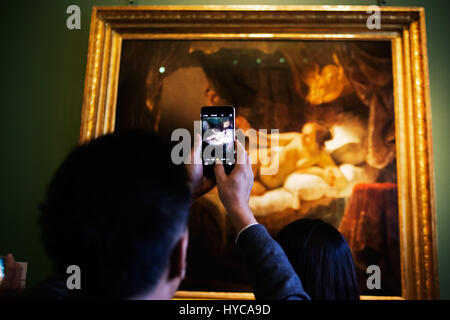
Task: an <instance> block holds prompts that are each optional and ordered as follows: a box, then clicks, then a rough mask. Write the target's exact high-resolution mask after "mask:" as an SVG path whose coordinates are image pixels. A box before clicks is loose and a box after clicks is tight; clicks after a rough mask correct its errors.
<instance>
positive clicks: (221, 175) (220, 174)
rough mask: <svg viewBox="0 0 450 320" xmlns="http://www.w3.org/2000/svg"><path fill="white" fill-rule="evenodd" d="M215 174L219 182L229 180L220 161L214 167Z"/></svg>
mask: <svg viewBox="0 0 450 320" xmlns="http://www.w3.org/2000/svg"><path fill="white" fill-rule="evenodd" d="M214 174H215V175H216V181H217V182H218V181H223V180H225V179H226V178H227V174H226V173H225V169H224V167H223V164H222V163H221V162H219V161H216V165H215V166H214Z"/></svg>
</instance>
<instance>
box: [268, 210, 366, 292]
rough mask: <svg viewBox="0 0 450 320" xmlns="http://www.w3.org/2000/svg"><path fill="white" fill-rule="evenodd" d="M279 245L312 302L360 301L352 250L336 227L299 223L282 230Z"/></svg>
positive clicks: (295, 222)
mask: <svg viewBox="0 0 450 320" xmlns="http://www.w3.org/2000/svg"><path fill="white" fill-rule="evenodd" d="M277 241H278V242H279V244H280V245H281V247H282V248H283V250H284V251H285V252H286V255H287V256H288V258H289V261H290V262H291V264H292V266H293V267H294V269H295V271H296V272H297V274H298V276H299V277H300V280H301V281H302V284H303V287H304V289H305V290H306V292H307V293H308V294H309V295H310V297H311V299H313V300H359V295H360V291H359V287H358V281H357V279H356V272H355V265H354V262H353V257H352V254H351V251H350V248H349V246H348V244H347V241H345V239H344V237H343V236H342V235H341V233H340V232H339V231H338V230H336V229H335V228H334V227H333V226H331V225H329V224H327V223H325V222H323V221H321V220H310V219H300V220H297V221H294V222H292V223H290V224H289V225H287V226H286V227H285V228H284V229H282V230H281V232H280V233H279V234H278V237H277Z"/></svg>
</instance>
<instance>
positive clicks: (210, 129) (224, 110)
mask: <svg viewBox="0 0 450 320" xmlns="http://www.w3.org/2000/svg"><path fill="white" fill-rule="evenodd" d="M201 117H202V119H201V120H202V134H203V148H202V149H203V163H204V165H206V166H210V165H213V164H214V163H215V161H216V160H217V159H218V160H220V161H221V162H222V163H223V164H224V165H225V168H226V169H230V167H231V166H232V165H233V164H234V135H235V132H234V130H235V127H234V126H235V124H234V108H233V107H203V108H202V113H201ZM226 171H228V170H226Z"/></svg>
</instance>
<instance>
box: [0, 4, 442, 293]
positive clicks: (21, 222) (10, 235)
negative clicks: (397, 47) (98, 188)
mask: <svg viewBox="0 0 450 320" xmlns="http://www.w3.org/2000/svg"><path fill="white" fill-rule="evenodd" d="M137 2H138V4H139V5H152V4H160V5H163V4H183V5H189V4H235V5H237V4H272V5H273V4H285V5H288V4H289V5H306V4H327V5H333V4H343V5H345V4H353V5H371V4H376V3H377V2H376V1H356V0H355V1H312V0H310V1H301V0H297V1H289V0H280V1H263V0H259V1H253V0H241V1H221V2H216V1H201V0H178V1H177V0H169V1H167V2H165V1H151V0H147V1H144V0H138V1H137ZM127 3H128V1H126V0H109V1H106V0H103V1H100V0H98V1H88V0H70V1H66V0H58V1H54V0H52V1H50V0H42V1H35V0H33V1H24V0H23V1H14V2H13V1H8V2H6V1H2V4H1V13H2V19H1V23H2V26H1V30H2V46H1V50H0V52H1V53H0V55H1V59H0V61H1V65H2V68H1V71H2V77H1V95H0V99H1V100H0V101H1V109H0V110H1V111H0V112H1V113H0V121H1V125H0V141H1V151H2V152H1V170H0V174H1V175H0V183H1V187H0V254H6V253H7V252H13V253H14V254H15V256H16V258H17V259H18V260H19V261H28V262H29V273H28V285H32V284H34V283H36V282H37V281H39V280H40V279H42V278H43V277H44V276H46V275H47V274H48V273H49V272H50V270H51V269H50V264H49V262H48V260H47V258H46V256H45V254H44V252H43V249H42V246H41V244H40V240H39V229H38V225H37V217H38V210H37V205H38V204H39V202H40V201H41V200H42V198H43V194H44V191H45V188H46V185H47V183H48V182H49V180H50V178H51V176H52V174H53V172H54V170H55V169H56V168H57V166H58V164H59V163H60V162H61V161H62V159H63V158H64V156H65V154H66V153H67V152H68V151H69V150H70V149H71V148H72V147H73V146H74V145H75V144H76V143H77V140H78V134H79V127H80V117H81V105H82V96H83V85H84V84H83V83H84V73H85V65H86V53H87V46H88V38H89V23H90V15H91V8H92V6H94V5H125V4H127ZM71 4H77V5H79V6H80V7H81V13H82V28H81V30H79V31H69V30H68V29H67V28H66V25H65V21H66V18H67V15H66V13H65V12H66V8H67V7H68V6H69V5H71ZM387 4H388V5H391V6H423V7H425V10H426V22H427V36H428V53H429V65H430V78H431V103H432V117H433V119H432V125H433V144H434V154H435V172H436V208H437V226H438V249H439V276H440V288H441V298H443V299H450V276H449V275H448V274H447V272H446V271H447V270H449V269H450V250H449V249H450V235H449V234H448V232H449V231H450V217H449V212H450V196H448V191H447V190H448V189H449V188H450V179H449V178H450V176H449V166H448V164H449V163H450V149H449V148H448V146H449V143H448V140H447V139H448V134H449V130H448V127H447V122H448V121H449V120H450V117H449V113H450V111H449V110H450V108H449V107H448V101H450V96H449V80H450V79H449V74H450V70H449V62H448V57H449V54H448V52H449V41H448V32H449V31H450V22H449V21H450V19H449V18H448V12H450V2H448V1H445V0H442V1H437V0H428V1H418V0H416V1H413V0H404V1H402V0H396V1H389V0H388V1H387Z"/></svg>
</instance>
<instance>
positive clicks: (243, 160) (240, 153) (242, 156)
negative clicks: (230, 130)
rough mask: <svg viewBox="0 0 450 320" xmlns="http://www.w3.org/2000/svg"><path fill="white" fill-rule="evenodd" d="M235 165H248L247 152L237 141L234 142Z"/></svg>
mask: <svg viewBox="0 0 450 320" xmlns="http://www.w3.org/2000/svg"><path fill="white" fill-rule="evenodd" d="M236 151H237V155H236V158H237V164H248V157H247V152H246V151H245V148H244V146H243V145H242V143H241V142H240V141H239V140H236Z"/></svg>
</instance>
